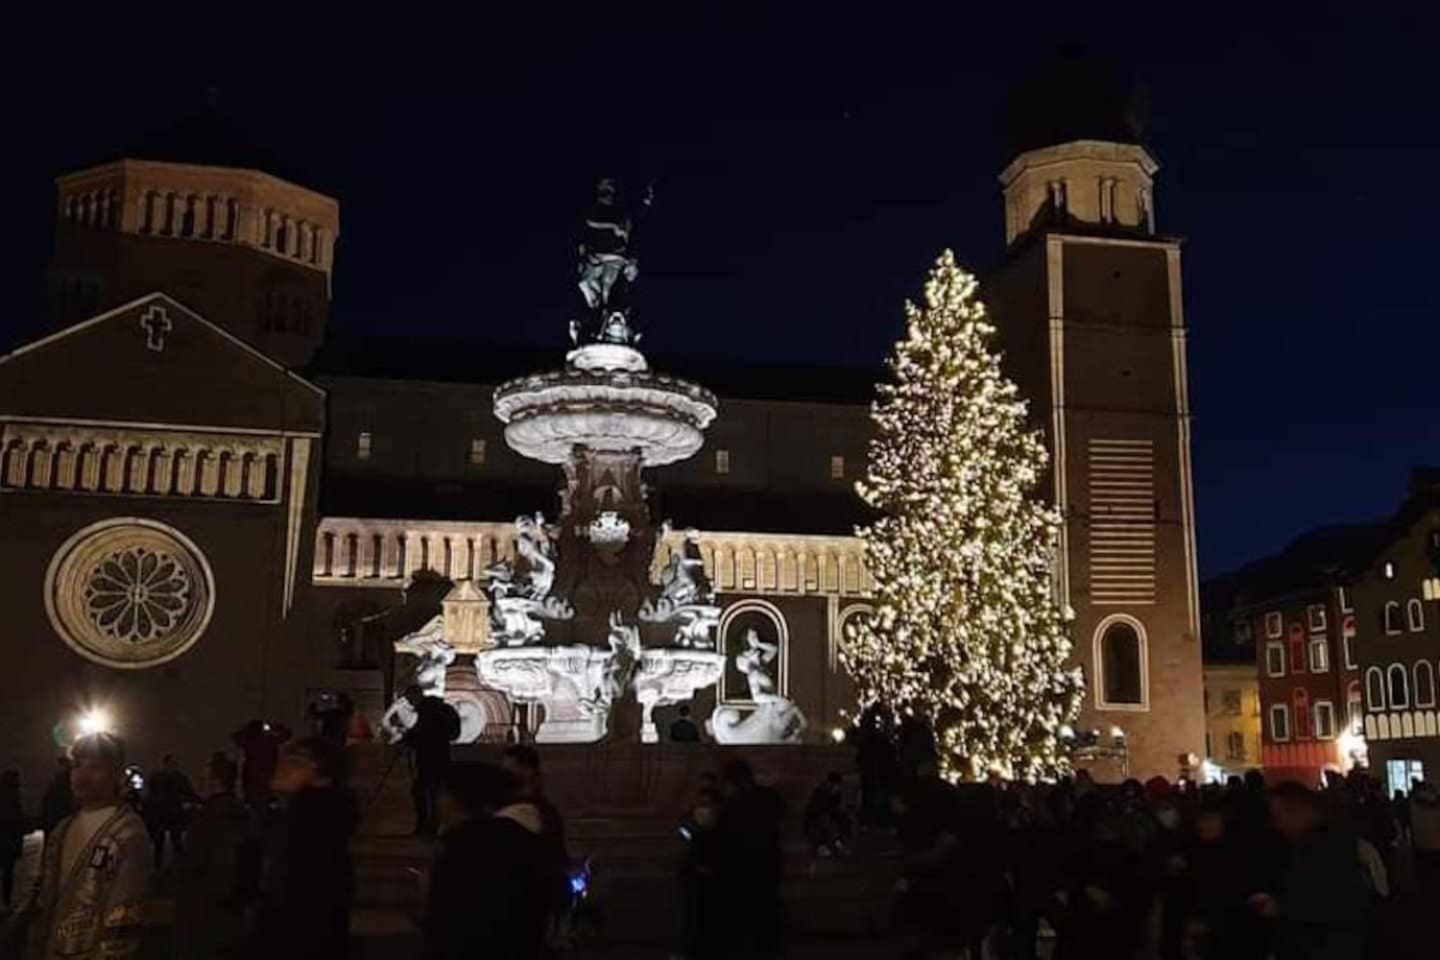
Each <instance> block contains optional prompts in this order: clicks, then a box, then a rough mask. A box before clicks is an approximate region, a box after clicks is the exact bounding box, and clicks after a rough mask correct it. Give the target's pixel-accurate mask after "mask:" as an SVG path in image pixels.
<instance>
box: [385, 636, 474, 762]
mask: <svg viewBox="0 0 1440 960" xmlns="http://www.w3.org/2000/svg"><path fill="white" fill-rule="evenodd" d="M395 652H396V653H408V654H410V655H411V656H413V657H416V658H418V660H419V662H418V663H416V665H415V674H414V677H413V679H412V680H411V683H412V684H413V685H414V686H416V687H419V688H420V693H421V695H422V696H426V697H440V698H441V699H442V700H443V699H444V698H445V674H446V672H447V671H448V670H449V669H450V664H452V663H454V662H455V648H454V647H452V646H451V645H450V644H449V643H448V642H447V641H446V639H445V617H444V615H443V614H441V615H438V616H436V617H434V618H433V619H431V620H430V621H429V622H428V623H426V624H425V626H423V627H421V628H420V629H419V630H416V631H415V632H414V633H411V634H406V635H405V636H403V637H401V638H400V639H399V640H396V641H395ZM415 718H416V715H415V705H414V704H413V703H411V702H410V699H409V697H407V696H405V695H404V694H401V695H400V696H398V697H396V698H395V701H394V702H393V703H391V704H390V706H389V708H388V709H386V711H385V714H384V716H382V717H381V718H380V735H381V737H383V738H384V739H385V741H386V742H388V743H398V742H399V740H400V738H401V737H403V736H405V733H406V732H407V731H408V730H409V729H410V728H411V727H413V726H414V725H415Z"/></svg>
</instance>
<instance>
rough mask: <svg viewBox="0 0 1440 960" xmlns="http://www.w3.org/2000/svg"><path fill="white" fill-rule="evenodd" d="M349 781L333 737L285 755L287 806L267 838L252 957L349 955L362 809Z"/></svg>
mask: <svg viewBox="0 0 1440 960" xmlns="http://www.w3.org/2000/svg"><path fill="white" fill-rule="evenodd" d="M344 782H345V757H344V753H343V752H342V751H341V749H340V748H339V747H337V746H336V745H335V744H334V743H332V742H331V741H329V740H325V739H323V738H321V737H307V738H306V739H304V740H301V741H299V742H298V743H296V744H295V745H294V746H292V747H291V748H290V749H289V750H287V751H286V753H285V756H284V757H282V758H281V760H280V763H279V765H278V766H277V767H276V769H275V777H274V779H273V780H272V781H271V788H272V789H273V790H274V791H275V793H277V794H279V795H280V797H281V798H283V800H284V803H285V808H284V810H282V811H281V812H280V816H279V818H278V821H277V822H276V823H275V824H273V827H272V830H271V831H270V834H269V836H268V837H267V842H266V848H265V866H264V874H263V877H262V880H261V890H260V908H259V911H258V913H257V916H256V918H255V931H254V939H255V943H254V944H253V945H252V946H251V948H250V949H249V950H248V951H246V953H245V955H246V956H250V957H263V958H264V960H338V958H343V957H345V956H347V955H348V953H349V943H350V904H351V901H352V900H353V898H354V868H353V866H352V864H351V860H350V834H351V833H352V832H353V831H354V828H355V821H356V810H355V802H354V799H353V798H352V796H351V794H350V791H349V790H347V789H346V788H345V786H344Z"/></svg>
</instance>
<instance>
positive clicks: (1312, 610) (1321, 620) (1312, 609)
mask: <svg viewBox="0 0 1440 960" xmlns="http://www.w3.org/2000/svg"><path fill="white" fill-rule="evenodd" d="M1305 617H1306V619H1307V620H1309V621H1310V632H1311V633H1315V632H1317V631H1320V630H1324V629H1325V604H1323V603H1312V604H1310V606H1308V607H1306V608H1305Z"/></svg>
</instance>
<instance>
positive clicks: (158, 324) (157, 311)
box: [140, 307, 174, 351]
mask: <svg viewBox="0 0 1440 960" xmlns="http://www.w3.org/2000/svg"><path fill="white" fill-rule="evenodd" d="M140 326H142V327H144V328H145V346H146V347H148V348H149V349H151V350H155V351H160V350H164V349H165V334H167V333H169V332H170V328H171V327H173V326H174V323H172V322H171V321H170V315H169V314H168V313H166V312H165V308H164V307H151V308H150V309H149V310H146V311H145V313H144V314H143V315H142V316H141V317H140Z"/></svg>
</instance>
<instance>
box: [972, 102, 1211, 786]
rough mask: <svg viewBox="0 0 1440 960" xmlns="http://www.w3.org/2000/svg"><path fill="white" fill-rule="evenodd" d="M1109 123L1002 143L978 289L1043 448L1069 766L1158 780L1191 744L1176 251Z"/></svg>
mask: <svg viewBox="0 0 1440 960" xmlns="http://www.w3.org/2000/svg"><path fill="white" fill-rule="evenodd" d="M1072 86H1077V85H1072ZM1078 86H1079V87H1080V88H1081V89H1084V88H1085V85H1083V84H1080V85H1078ZM1051 89H1065V87H1064V86H1061V87H1058V88H1051ZM1091 89H1093V85H1092V86H1091ZM1117 113H1122V114H1123V111H1110V112H1108V113H1107V111H1106V110H1105V109H1104V107H1103V104H1102V105H1100V106H1097V105H1095V104H1094V103H1091V104H1089V105H1088V106H1087V107H1086V108H1085V109H1082V110H1078V111H1077V110H1065V111H1062V115H1061V116H1060V118H1059V121H1058V122H1054V123H1052V124H1051V125H1050V127H1048V128H1046V127H1044V126H1043V125H1042V126H1041V128H1042V129H1045V130H1046V135H1049V136H1060V137H1064V138H1065V139H1056V140H1052V141H1049V142H1046V141H1044V140H1038V141H1037V140H1035V139H1032V140H1031V141H1030V142H1028V143H1022V144H1019V145H1017V147H1018V149H1017V153H1016V154H1015V155H1014V157H1013V159H1012V160H1011V162H1010V163H1009V164H1008V165H1007V166H1006V167H1005V169H1004V170H1003V171H1002V172H1001V174H1000V183H1001V187H1002V189H1003V191H1004V198H1005V239H1006V253H1005V257H1004V260H1003V262H1002V264H1001V265H1000V267H999V268H998V269H997V270H995V271H994V272H993V273H992V274H991V276H990V277H989V280H988V283H987V284H986V286H985V287H984V288H982V289H985V291H986V300H987V301H988V304H989V306H990V307H991V310H992V313H993V314H994V316H995V318H996V326H997V328H998V330H999V333H1000V337H1001V338H1002V340H1003V344H1004V348H1005V356H1006V361H1005V362H1006V366H1007V372H1008V373H1009V374H1010V375H1011V376H1012V377H1013V378H1014V379H1015V380H1016V382H1017V383H1018V385H1019V386H1020V388H1021V390H1022V391H1023V392H1024V393H1025V395H1026V396H1027V397H1028V398H1029V401H1030V414H1031V417H1032V418H1033V421H1034V424H1035V426H1036V427H1037V428H1039V429H1041V430H1042V431H1043V432H1044V434H1045V438H1046V440H1047V444H1048V446H1049V449H1050V453H1051V478H1050V481H1049V482H1050V484H1051V488H1050V492H1051V494H1052V495H1053V498H1054V502H1055V505H1056V507H1057V508H1058V509H1059V510H1060V512H1061V514H1062V517H1063V526H1062V532H1061V544H1060V555H1059V563H1058V569H1057V570H1056V578H1057V584H1058V587H1059V590H1060V594H1061V596H1062V598H1063V600H1064V602H1066V603H1068V605H1069V606H1070V607H1071V608H1072V609H1073V611H1074V615H1075V618H1074V621H1073V624H1072V632H1071V638H1072V641H1073V642H1074V653H1073V656H1074V658H1075V662H1076V663H1077V664H1078V665H1079V666H1080V667H1081V668H1082V669H1083V671H1084V673H1085V680H1086V686H1087V691H1086V697H1085V705H1084V707H1083V709H1082V712H1081V716H1080V719H1079V722H1078V725H1077V726H1078V731H1079V733H1080V736H1081V739H1082V740H1085V741H1087V742H1088V741H1093V740H1096V739H1098V743H1097V744H1095V746H1094V748H1092V749H1091V750H1090V755H1091V758H1094V759H1086V758H1085V757H1084V753H1083V752H1082V753H1081V754H1080V756H1081V757H1082V760H1081V761H1080V762H1082V763H1084V764H1085V765H1088V766H1092V767H1094V768H1095V769H1096V772H1097V775H1104V776H1106V777H1107V778H1110V779H1115V778H1119V777H1121V776H1139V777H1142V778H1143V777H1146V776H1151V775H1153V774H1163V775H1165V776H1167V777H1171V778H1173V777H1175V776H1176V775H1177V774H1179V773H1182V772H1189V773H1191V775H1195V774H1197V773H1198V771H1188V770H1186V769H1185V768H1187V767H1189V766H1190V765H1191V758H1192V757H1193V758H1196V759H1198V758H1200V757H1203V756H1204V745H1205V731H1204V709H1203V703H1202V690H1203V683H1202V673H1201V657H1200V643H1199V624H1198V612H1197V607H1198V599H1197V575H1196V567H1195V508H1194V498H1193V490H1192V485H1191V464H1190V399H1189V385H1188V378H1187V368H1186V325H1185V316H1184V304H1183V299H1182V296H1181V267H1180V264H1181V260H1180V254H1181V242H1180V240H1179V239H1178V238H1176V237H1172V236H1166V235H1163V234H1160V233H1157V232H1156V229H1155V205H1154V197H1153V193H1152V190H1153V184H1154V177H1155V174H1156V172H1157V171H1158V169H1159V165H1158V164H1157V163H1156V161H1155V158H1154V157H1153V156H1152V155H1151V154H1150V152H1149V151H1148V150H1147V149H1146V148H1145V147H1144V146H1143V145H1141V142H1140V137H1139V134H1138V130H1136V129H1135V127H1134V126H1133V125H1130V124H1127V123H1124V122H1118V121H1117V120H1116V115H1117ZM1095 732H1098V738H1096V737H1095Z"/></svg>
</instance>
